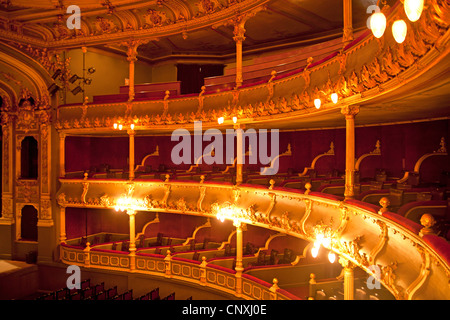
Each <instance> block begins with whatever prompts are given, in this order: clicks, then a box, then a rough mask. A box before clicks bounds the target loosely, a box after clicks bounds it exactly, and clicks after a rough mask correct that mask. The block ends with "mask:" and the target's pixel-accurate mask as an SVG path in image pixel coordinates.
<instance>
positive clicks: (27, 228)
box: [19, 205, 38, 241]
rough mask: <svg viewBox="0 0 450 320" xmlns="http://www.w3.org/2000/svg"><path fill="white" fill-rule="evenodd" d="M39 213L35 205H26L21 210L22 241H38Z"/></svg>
mask: <svg viewBox="0 0 450 320" xmlns="http://www.w3.org/2000/svg"><path fill="white" fill-rule="evenodd" d="M37 223H38V211H37V209H36V208H35V207H34V206H33V205H25V206H23V207H22V209H21V219H20V239H19V240H22V241H37V240H38V225H37Z"/></svg>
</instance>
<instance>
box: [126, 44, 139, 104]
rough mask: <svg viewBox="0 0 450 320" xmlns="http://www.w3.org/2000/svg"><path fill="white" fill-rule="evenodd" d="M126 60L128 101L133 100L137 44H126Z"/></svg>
mask: <svg viewBox="0 0 450 320" xmlns="http://www.w3.org/2000/svg"><path fill="white" fill-rule="evenodd" d="M127 46H128V50H127V60H128V62H129V63H130V65H129V75H128V78H129V83H128V101H133V100H134V63H135V61H137V48H138V46H139V43H138V42H136V41H130V42H128V43H127Z"/></svg>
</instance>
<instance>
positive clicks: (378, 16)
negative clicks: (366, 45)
mask: <svg viewBox="0 0 450 320" xmlns="http://www.w3.org/2000/svg"><path fill="white" fill-rule="evenodd" d="M370 29H371V30H372V33H373V35H374V36H375V38H381V37H382V36H383V34H384V31H385V30H386V17H385V15H384V14H383V13H382V12H375V13H374V14H372V16H371V17H370Z"/></svg>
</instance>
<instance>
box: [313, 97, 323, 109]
mask: <svg viewBox="0 0 450 320" xmlns="http://www.w3.org/2000/svg"><path fill="white" fill-rule="evenodd" d="M321 104H322V101H320V99H314V106H315V107H316V109H320V105H321Z"/></svg>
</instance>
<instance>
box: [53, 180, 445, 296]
mask: <svg viewBox="0 0 450 320" xmlns="http://www.w3.org/2000/svg"><path fill="white" fill-rule="evenodd" d="M60 183H61V188H60V190H59V192H58V204H59V205H60V206H61V207H80V208H111V209H113V208H114V207H115V206H116V204H117V199H119V198H120V197H122V196H124V195H128V196H129V197H132V198H134V199H135V200H136V203H137V204H138V207H136V208H135V209H136V210H138V211H153V212H161V213H162V214H164V213H178V214H184V215H195V216H203V217H212V218H215V217H216V213H215V211H214V206H215V205H222V204H224V203H231V204H233V205H234V206H236V208H240V209H244V211H242V212H243V213H242V214H241V215H240V216H239V217H238V219H239V221H241V222H242V223H246V224H251V225H254V226H258V227H262V228H268V229H271V230H275V231H278V232H281V233H284V234H287V235H290V236H293V237H297V238H301V239H305V240H307V241H311V242H313V241H316V240H317V239H316V237H317V230H319V229H320V230H327V234H328V237H329V240H330V241H329V242H328V244H326V245H324V247H325V248H326V249H327V250H332V251H334V252H335V253H336V254H338V255H339V256H340V257H341V258H342V259H346V260H348V261H350V262H351V263H353V264H355V265H356V266H359V267H360V268H362V269H363V270H365V271H366V272H367V273H369V274H371V275H373V276H374V277H375V278H376V279H378V280H379V281H380V282H381V283H382V284H383V285H384V286H385V287H386V288H387V289H388V290H389V291H390V292H391V293H392V294H393V296H394V297H395V298H396V299H419V300H421V299H426V300H428V299H437V300H439V299H449V298H450V288H449V287H448V286H447V285H442V284H443V283H444V284H446V283H448V277H449V274H450V257H449V255H448V252H449V248H448V247H449V244H448V243H447V242H446V241H445V240H443V239H442V238H440V237H438V236H436V235H432V234H426V233H425V232H424V230H423V229H422V227H421V226H420V225H419V224H417V223H415V222H412V221H410V220H408V219H406V218H403V217H401V216H399V215H397V214H395V213H392V212H388V211H387V210H380V209H381V208H380V207H378V206H375V205H370V204H367V203H363V202H360V201H357V200H348V201H341V200H340V198H338V197H335V196H332V195H326V194H322V193H318V192H310V193H309V194H305V193H304V192H303V191H299V190H294V189H288V188H280V187H273V188H266V187H261V186H252V185H245V184H244V185H240V186H234V185H231V184H227V183H207V182H204V183H197V182H190V181H183V182H180V181H173V182H172V181H159V180H152V181H144V180H135V181H133V182H128V181H123V180H122V181H119V180H90V179H85V180H82V179H60ZM306 193H308V192H306ZM60 248H61V259H62V261H63V262H65V263H68V264H78V265H83V266H88V267H91V268H108V269H113V270H123V271H132V272H142V273H149V274H152V275H155V276H161V277H172V276H173V277H176V278H177V279H179V280H183V281H187V282H191V283H197V284H199V285H208V286H210V287H212V288H215V289H217V290H223V291H226V292H228V293H231V292H232V293H233V294H235V295H236V296H239V297H243V298H246V299H258V298H260V299H267V298H268V297H272V298H273V299H291V298H293V296H292V295H291V296H290V295H289V294H288V293H286V292H284V291H283V292H280V291H278V290H277V289H278V288H277V286H276V283H275V284H274V285H271V284H268V283H265V282H264V283H262V282H258V281H257V280H256V279H253V278H252V279H248V277H250V276H249V275H246V276H244V275H243V276H242V277H243V278H242V279H240V278H239V279H238V280H239V281H242V282H243V284H242V291H241V290H240V289H239V290H238V291H236V287H233V286H232V285H230V286H224V285H223V283H235V281H237V278H236V276H235V275H233V272H234V271H233V270H231V269H228V268H225V269H221V268H220V267H217V266H215V267H213V266H212V265H208V264H206V261H205V262H203V266H202V265H201V264H200V262H196V261H191V260H189V259H187V260H186V259H182V260H177V259H175V257H173V258H172V257H171V256H170V254H169V255H168V256H165V257H164V256H159V255H147V256H146V255H144V254H142V255H139V254H136V255H131V256H130V254H120V253H115V252H111V251H108V252H106V251H105V252H103V251H102V250H97V251H96V250H90V251H89V250H87V251H86V250H83V249H82V248H80V247H78V248H77V247H70V246H68V245H65V244H64V243H63V244H62V245H61V247H60ZM130 259H134V260H133V261H131V260H130ZM199 264H200V265H199ZM132 265H134V266H133V267H131V266H132ZM174 266H175V267H174ZM218 268H219V269H221V271H220V272H219V271H218ZM194 270H195V271H194ZM377 270H378V272H377ZM202 272H203V273H202ZM205 272H206V273H205ZM230 272H231V273H230ZM219 273H220V276H219ZM194 274H196V275H197V276H194ZM202 274H203V276H202ZM208 274H209V275H210V276H211V279H215V280H214V281H216V282H214V281H212V280H211V279H210V278H208ZM202 277H203V278H202ZM219 278H220V279H221V280H220V284H218V283H217V281H219V280H218V279H219ZM205 279H206V280H205ZM246 281H248V283H247V284H244V283H246ZM205 283H206V284H205ZM238 288H239V287H238ZM256 291H257V292H259V293H257V294H256V293H255V292H256ZM249 292H252V293H251V294H250V293H249ZM271 295H274V296H271Z"/></svg>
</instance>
